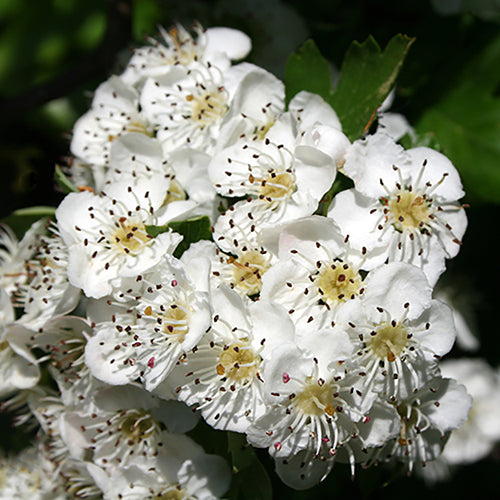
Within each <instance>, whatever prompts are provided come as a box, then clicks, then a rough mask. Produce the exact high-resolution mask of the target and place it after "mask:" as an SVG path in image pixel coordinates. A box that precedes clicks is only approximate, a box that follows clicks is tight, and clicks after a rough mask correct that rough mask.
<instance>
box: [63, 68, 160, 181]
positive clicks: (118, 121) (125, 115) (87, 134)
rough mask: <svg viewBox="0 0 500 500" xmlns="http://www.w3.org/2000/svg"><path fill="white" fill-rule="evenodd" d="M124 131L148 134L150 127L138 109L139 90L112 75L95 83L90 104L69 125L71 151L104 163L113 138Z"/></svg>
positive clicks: (92, 163)
mask: <svg viewBox="0 0 500 500" xmlns="http://www.w3.org/2000/svg"><path fill="white" fill-rule="evenodd" d="M127 132H138V133H141V134H146V135H152V127H151V125H150V124H149V123H148V122H147V120H146V118H145V117H144V116H143V114H142V113H141V112H140V111H139V94H138V93H137V91H136V90H135V89H134V88H133V87H131V86H129V85H127V84H125V83H124V82H123V81H122V80H121V79H120V78H119V77H117V76H112V77H111V78H109V80H107V81H106V82H104V83H102V84H101V85H99V87H98V88H97V90H96V91H95V94H94V99H93V100H92V107H91V109H90V110H89V111H87V113H85V114H84V115H83V116H81V117H80V118H79V119H78V120H77V122H76V123H75V126H74V127H73V138H72V140H71V152H72V153H73V154H74V155H75V156H77V157H78V158H80V159H82V160H84V161H85V162H86V163H89V164H91V165H94V166H96V167H97V168H94V173H96V174H99V173H102V169H100V168H99V166H103V165H107V164H108V160H109V150H110V147H111V144H112V143H113V141H114V140H115V139H116V138H118V137H120V136H121V135H122V134H124V133H127Z"/></svg>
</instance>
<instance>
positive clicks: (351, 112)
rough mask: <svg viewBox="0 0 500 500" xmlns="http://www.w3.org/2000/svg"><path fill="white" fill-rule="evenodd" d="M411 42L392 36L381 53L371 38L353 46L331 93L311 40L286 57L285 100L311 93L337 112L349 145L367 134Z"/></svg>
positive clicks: (327, 75)
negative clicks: (302, 93)
mask: <svg viewBox="0 0 500 500" xmlns="http://www.w3.org/2000/svg"><path fill="white" fill-rule="evenodd" d="M413 41H414V39H413V38H409V37H407V36H406V35H396V36H395V37H393V38H392V39H391V41H390V42H389V43H388V44H387V47H386V48H385V50H384V51H382V50H381V48H380V47H379V45H378V44H377V42H376V41H375V40H374V39H373V37H371V36H370V37H368V38H367V39H366V40H365V41H364V42H363V43H359V42H353V43H352V44H351V46H350V47H349V50H348V51H347V53H346V55H345V57H344V62H343V63H342V67H341V70H340V78H339V81H338V84H337V87H336V88H335V89H333V85H332V82H331V78H330V70H329V67H328V63H327V61H326V60H325V59H324V58H323V56H322V55H321V54H320V52H319V50H318V48H317V47H316V45H315V44H314V42H313V41H312V40H308V41H307V42H306V43H305V44H304V45H303V46H302V47H301V48H300V49H299V51H298V52H297V53H294V54H292V55H291V56H290V59H289V60H288V64H287V67H286V72H285V84H286V89H287V100H288V101H289V100H290V99H291V98H292V97H293V96H294V95H295V94H296V93H297V92H299V91H301V90H307V91H309V92H314V93H317V94H319V95H321V97H323V99H325V101H327V102H328V103H329V104H331V106H332V107H333V108H334V109H335V111H336V112H337V115H338V117H339V119H340V122H341V123H342V129H343V131H344V133H345V134H346V135H347V137H349V139H350V140H351V141H353V140H355V139H358V138H359V137H361V136H362V135H363V133H364V132H366V130H368V128H369V126H370V124H371V123H372V121H373V119H374V118H375V116H376V112H377V109H378V108H379V106H380V105H381V104H382V102H383V101H384V99H385V98H386V97H387V95H388V94H389V92H390V90H391V89H392V87H393V85H394V82H395V81H396V77H397V76H398V73H399V71H400V69H401V67H402V65H403V61H404V59H405V57H406V54H407V53H408V50H409V48H410V46H411V44H412V43H413Z"/></svg>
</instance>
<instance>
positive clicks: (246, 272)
mask: <svg viewBox="0 0 500 500" xmlns="http://www.w3.org/2000/svg"><path fill="white" fill-rule="evenodd" d="M227 263H228V264H232V265H233V276H234V285H235V286H236V287H238V288H240V289H241V290H243V291H244V292H245V293H246V294H247V295H255V294H257V293H260V290H261V287H262V275H263V274H264V273H265V272H266V271H267V270H268V269H269V267H270V265H269V262H268V259H267V258H266V256H265V255H264V254H262V253H260V252H259V251H257V250H249V251H247V252H244V253H243V254H242V255H240V256H239V257H238V258H237V259H235V258H234V257H229V258H228V259H227Z"/></svg>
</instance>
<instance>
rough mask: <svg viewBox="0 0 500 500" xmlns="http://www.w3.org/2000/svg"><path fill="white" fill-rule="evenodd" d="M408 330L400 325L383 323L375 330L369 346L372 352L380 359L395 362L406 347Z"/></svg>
mask: <svg viewBox="0 0 500 500" xmlns="http://www.w3.org/2000/svg"><path fill="white" fill-rule="evenodd" d="M407 340H408V329H407V328H406V326H404V325H402V324H401V323H396V322H393V323H383V324H381V325H379V326H378V327H377V328H376V330H375V335H373V337H372V338H371V341H370V343H369V346H370V348H371V350H372V352H373V353H374V354H375V355H376V356H378V357H379V358H381V359H387V360H388V361H391V362H392V361H395V360H396V357H397V356H399V355H400V354H401V353H402V352H403V349H404V348H405V346H406V342H407Z"/></svg>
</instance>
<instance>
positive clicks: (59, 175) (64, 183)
mask: <svg viewBox="0 0 500 500" xmlns="http://www.w3.org/2000/svg"><path fill="white" fill-rule="evenodd" d="M54 179H55V181H56V183H57V185H58V186H59V187H60V188H61V189H62V191H63V193H66V194H68V193H78V188H77V187H76V186H75V185H74V184H73V183H72V182H71V181H70V180H69V179H68V177H66V175H65V174H64V172H63V171H62V170H61V167H60V166H59V165H56V169H55V172H54Z"/></svg>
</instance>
